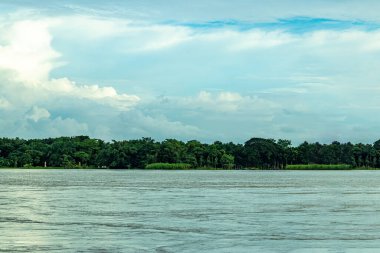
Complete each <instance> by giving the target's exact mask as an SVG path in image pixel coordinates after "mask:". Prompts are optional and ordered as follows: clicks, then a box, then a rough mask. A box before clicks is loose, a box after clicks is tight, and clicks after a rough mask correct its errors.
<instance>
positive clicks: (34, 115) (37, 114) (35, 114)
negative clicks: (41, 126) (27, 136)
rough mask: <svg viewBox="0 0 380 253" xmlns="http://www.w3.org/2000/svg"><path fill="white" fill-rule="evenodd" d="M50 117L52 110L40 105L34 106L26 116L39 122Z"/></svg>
mask: <svg viewBox="0 0 380 253" xmlns="http://www.w3.org/2000/svg"><path fill="white" fill-rule="evenodd" d="M49 117H50V112H49V111H48V110H46V109H45V108H41V107H38V106H33V108H32V109H31V110H30V111H29V112H27V115H26V118H27V119H31V120H33V121H34V122H37V121H39V120H41V119H48V118H49Z"/></svg>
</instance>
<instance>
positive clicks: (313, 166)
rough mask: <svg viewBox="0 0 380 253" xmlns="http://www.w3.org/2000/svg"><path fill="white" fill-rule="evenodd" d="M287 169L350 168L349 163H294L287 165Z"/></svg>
mask: <svg viewBox="0 0 380 253" xmlns="http://www.w3.org/2000/svg"><path fill="white" fill-rule="evenodd" d="M285 169H287V170H349V169H352V166H351V165H348V164H293V165H286V168H285Z"/></svg>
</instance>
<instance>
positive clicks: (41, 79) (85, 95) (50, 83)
mask: <svg viewBox="0 0 380 253" xmlns="http://www.w3.org/2000/svg"><path fill="white" fill-rule="evenodd" d="M57 24H59V22H56V20H54V19H41V20H27V21H15V22H14V23H10V24H8V26H4V25H3V26H2V28H1V31H2V32H3V33H1V34H0V38H1V41H2V44H1V45H0V70H1V71H2V76H3V79H5V81H4V82H5V83H2V84H1V85H2V86H8V87H6V89H7V90H8V91H9V92H10V93H14V92H16V91H17V90H20V89H22V91H21V92H20V93H18V98H17V99H18V100H23V102H30V103H35V102H37V101H38V100H39V99H45V100H46V99H47V100H49V99H50V100H51V99H54V98H57V97H60V96H67V97H71V98H72V97H76V98H79V99H89V100H93V101H97V102H99V103H100V104H105V105H109V106H112V107H115V108H117V109H120V110H128V109H129V108H130V107H132V106H134V105H135V104H136V103H137V102H138V101H139V100H140V99H139V97H137V96H135V95H128V94H119V93H117V91H116V90H115V88H113V87H99V86H98V85H77V84H76V83H75V82H72V81H70V80H69V79H68V78H59V79H53V78H50V76H49V75H50V72H51V71H52V70H53V69H54V68H55V67H57V66H58V65H59V64H60V63H59V58H58V57H59V53H58V52H56V51H55V50H54V49H53V48H52V46H51V42H52V36H51V35H50V31H49V29H51V27H52V26H55V25H57ZM10 95H11V96H12V95H13V94H10ZM21 95H23V96H24V97H20V96H21ZM3 106H5V102H4V103H3Z"/></svg>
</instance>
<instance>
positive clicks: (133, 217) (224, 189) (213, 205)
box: [0, 169, 380, 253]
mask: <svg viewBox="0 0 380 253" xmlns="http://www.w3.org/2000/svg"><path fill="white" fill-rule="evenodd" d="M0 252H162V253H164V252H218V253H219V252H380V171H139V170H129V171H128V170H120V171H117V170H7V169H3V170H0Z"/></svg>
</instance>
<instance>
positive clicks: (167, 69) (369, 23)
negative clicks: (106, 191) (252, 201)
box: [0, 0, 380, 144]
mask: <svg viewBox="0 0 380 253" xmlns="http://www.w3.org/2000/svg"><path fill="white" fill-rule="evenodd" d="M379 12H380V1H376V0H360V1H359V0H328V1H327V0H314V1H313V0H310V1H304V0H302V1H301V0H266V1H256V0H235V1H224V0H193V1H174V0H166V1H164V0H155V1H147V0H139V1H137V0H125V1H121V0H120V1H117V0H109V1H99V0H91V1H90V0H75V1H74V0H67V1H58V0H49V1H43V0H41V1H32V0H1V1H0V135H1V136H2V137H21V138H28V139H29V138H46V137H58V136H75V135H89V136H90V137H93V138H100V139H103V140H107V141H110V140H122V139H136V138H141V137H152V138H154V139H156V140H164V139H167V138H176V139H180V140H183V141H188V140H193V139H197V140H200V141H202V142H207V143H210V142H213V141H216V140H220V141H223V142H230V141H232V142H237V143H244V142H245V141H246V140H248V139H249V138H251V137H262V138H273V139H279V138H281V139H290V140H292V142H293V144H299V143H301V142H303V141H309V142H315V141H319V142H321V143H330V142H332V141H340V142H347V141H351V142H354V143H357V142H364V143H372V142H374V141H376V140H378V139H380V131H379V126H380V117H379V116H378V115H379V114H378V113H379V112H380V74H379V73H380V72H379V69H380V16H379V15H378V13H379Z"/></svg>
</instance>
